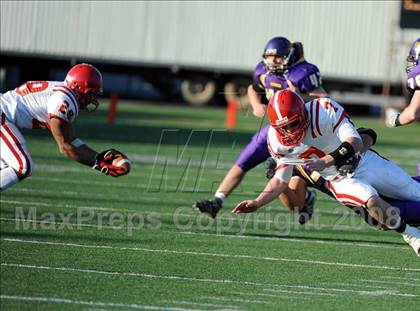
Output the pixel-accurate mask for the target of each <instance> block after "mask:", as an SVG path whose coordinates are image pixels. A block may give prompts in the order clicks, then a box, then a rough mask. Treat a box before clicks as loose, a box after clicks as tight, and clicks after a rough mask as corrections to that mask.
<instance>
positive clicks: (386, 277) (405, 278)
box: [380, 276, 420, 282]
mask: <svg viewBox="0 0 420 311" xmlns="http://www.w3.org/2000/svg"><path fill="white" fill-rule="evenodd" d="M380 278H381V279H396V280H404V281H418V282H420V279H416V278H410V277H398V276H380Z"/></svg>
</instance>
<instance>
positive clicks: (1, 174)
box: [0, 114, 34, 190]
mask: <svg viewBox="0 0 420 311" xmlns="http://www.w3.org/2000/svg"><path fill="white" fill-rule="evenodd" d="M0 158H1V160H2V162H4V163H5V164H6V165H3V166H2V168H1V170H0V190H5V189H7V188H9V187H11V186H13V185H14V184H16V183H18V182H19V181H21V180H23V179H24V178H26V177H28V176H30V175H31V174H32V172H33V167H34V165H33V162H32V159H31V157H30V155H29V153H28V151H27V148H26V143H25V139H24V138H23V136H22V134H21V133H20V131H19V130H18V128H17V127H16V126H15V125H14V124H13V123H11V122H8V121H7V120H6V118H5V115H4V114H3V115H2V118H1V126H0Z"/></svg>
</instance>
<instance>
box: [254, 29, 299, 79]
mask: <svg viewBox="0 0 420 311" xmlns="http://www.w3.org/2000/svg"><path fill="white" fill-rule="evenodd" d="M269 56H277V57H280V59H277V60H276V61H274V60H273V59H272V58H271V57H269ZM262 57H263V61H264V65H265V68H266V70H268V71H271V72H280V73H282V72H284V71H285V70H287V69H289V68H290V67H291V66H293V65H294V64H295V63H296V61H298V60H299V59H300V58H301V57H303V49H302V44H301V43H299V42H296V43H291V42H290V41H289V40H288V39H286V38H284V37H274V38H272V39H270V41H268V42H267V44H266V45H265V48H264V53H263V55H262Z"/></svg>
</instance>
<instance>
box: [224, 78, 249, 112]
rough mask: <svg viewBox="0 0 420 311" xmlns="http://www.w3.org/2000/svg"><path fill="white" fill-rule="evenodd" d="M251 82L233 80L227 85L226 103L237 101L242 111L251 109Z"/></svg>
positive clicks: (225, 90)
mask: <svg viewBox="0 0 420 311" xmlns="http://www.w3.org/2000/svg"><path fill="white" fill-rule="evenodd" d="M248 85H249V81H245V80H244V81H242V80H233V81H229V82H227V83H226V84H225V87H224V93H225V99H226V101H227V102H228V101H230V100H235V101H236V102H237V104H238V107H239V108H240V109H241V110H246V109H248V107H249V99H248Z"/></svg>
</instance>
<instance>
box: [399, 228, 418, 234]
mask: <svg viewBox="0 0 420 311" xmlns="http://www.w3.org/2000/svg"><path fill="white" fill-rule="evenodd" d="M417 232H418V229H416V228H415V227H412V226H410V225H406V226H405V229H404V231H403V232H401V233H402V234H407V235H411V236H413V235H414V236H415V235H416V233H417Z"/></svg>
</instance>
